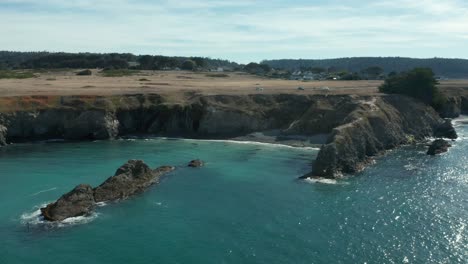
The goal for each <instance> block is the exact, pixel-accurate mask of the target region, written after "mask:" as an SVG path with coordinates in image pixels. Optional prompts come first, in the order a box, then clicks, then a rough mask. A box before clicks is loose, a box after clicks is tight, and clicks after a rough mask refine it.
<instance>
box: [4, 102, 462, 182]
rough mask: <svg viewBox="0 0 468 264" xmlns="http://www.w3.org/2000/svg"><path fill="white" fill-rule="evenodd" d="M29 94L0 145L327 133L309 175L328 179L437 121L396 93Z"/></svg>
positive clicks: (9, 118)
mask: <svg viewBox="0 0 468 264" xmlns="http://www.w3.org/2000/svg"><path fill="white" fill-rule="evenodd" d="M29 99H30V98H29ZM34 99H35V100H32V103H31V100H29V101H27V103H25V102H24V101H21V100H22V99H21V98H16V99H15V100H18V101H17V103H16V105H20V107H19V108H16V109H15V108H14V107H12V108H11V109H7V110H6V111H2V113H0V144H5V143H6V142H21V141H30V140H47V139H58V138H63V139H67V140H96V139H113V138H117V137H121V136H127V135H157V136H170V137H191V138H225V139H228V138H234V137H239V136H246V135H248V134H250V133H254V132H265V131H273V130H274V131H276V132H275V137H276V138H278V139H280V138H283V137H291V136H301V137H308V136H311V137H313V136H315V135H327V138H328V139H327V141H326V144H324V145H323V146H322V147H321V150H320V152H319V154H318V156H317V159H316V161H315V162H314V165H313V167H312V168H313V171H312V173H311V174H310V175H308V176H314V177H315V176H320V177H331V178H333V177H338V176H339V175H340V174H341V173H354V172H356V171H359V170H360V169H362V168H363V167H364V166H365V164H366V163H367V162H368V161H369V159H370V158H371V157H372V156H375V155H377V154H379V153H380V152H382V151H384V150H387V149H391V148H394V147H396V146H398V145H401V144H404V143H408V142H410V141H414V140H420V139H423V138H424V137H429V136H433V135H434V131H435V130H436V128H437V127H438V126H439V125H441V124H442V123H443V119H442V118H440V116H439V114H438V113H437V112H435V111H434V110H433V109H432V108H431V107H429V106H426V105H424V104H422V103H420V102H418V101H417V100H414V99H411V98H408V97H405V96H401V95H378V96H354V95H328V96H327V95H291V94H276V95H267V94H256V95H212V96H208V95H205V96H198V95H192V96H190V97H188V98H186V99H184V100H181V101H171V100H170V99H168V98H165V97H163V96H161V95H157V94H148V95H141V94H136V95H123V96H109V97H100V96H95V97H78V96H68V97H56V98H47V97H38V98H34ZM461 105H462V101H461V100H460V107H462V106H461ZM321 143H323V142H321ZM311 159H312V157H311Z"/></svg>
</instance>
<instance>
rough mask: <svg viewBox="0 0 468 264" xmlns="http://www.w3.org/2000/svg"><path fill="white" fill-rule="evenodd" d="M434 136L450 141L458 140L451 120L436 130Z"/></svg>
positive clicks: (447, 120)
mask: <svg viewBox="0 0 468 264" xmlns="http://www.w3.org/2000/svg"><path fill="white" fill-rule="evenodd" d="M434 136H435V137H441V138H450V139H456V138H457V137H458V135H457V132H456V131H455V128H454V127H453V125H452V121H451V120H450V119H446V120H445V121H444V122H443V123H442V124H440V125H439V126H437V127H436V128H435V130H434Z"/></svg>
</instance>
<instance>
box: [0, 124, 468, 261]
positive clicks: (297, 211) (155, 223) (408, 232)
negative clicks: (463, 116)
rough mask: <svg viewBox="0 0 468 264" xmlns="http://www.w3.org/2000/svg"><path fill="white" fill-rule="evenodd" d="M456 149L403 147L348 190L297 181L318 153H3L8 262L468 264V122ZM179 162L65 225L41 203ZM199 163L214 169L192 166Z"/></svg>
mask: <svg viewBox="0 0 468 264" xmlns="http://www.w3.org/2000/svg"><path fill="white" fill-rule="evenodd" d="M457 129H458V133H459V134H460V136H461V138H460V139H459V140H457V141H456V142H454V143H453V144H454V147H453V148H452V149H450V152H449V153H447V154H444V155H441V156H438V157H429V156H426V155H425V153H424V151H425V147H424V146H407V147H403V148H402V149H399V150H395V151H392V152H390V153H388V155H386V156H385V157H383V158H379V159H378V160H377V161H376V164H374V165H373V166H371V167H369V168H368V169H367V170H365V171H364V172H363V173H360V174H359V175H356V176H355V177H351V178H348V179H344V180H340V181H337V182H333V181H328V182H325V183H313V182H303V181H297V180H296V178H297V177H298V176H301V175H302V174H304V173H307V172H309V171H310V162H311V161H312V160H313V158H314V156H315V155H316V154H317V150H314V149H300V148H289V147H278V146H271V145H259V144H239V143H230V142H210V141H196V140H169V139H147V140H144V139H136V140H118V141H97V142H88V143H31V144H16V145H10V146H8V147H6V148H2V149H0V180H1V181H0V263H1V264H4V263H5V264H9V263H35V264H40V263H80V264H81V263H467V260H468V227H467V225H468V220H467V219H468V127H466V126H459V127H457ZM131 158H133V159H143V160H145V162H147V163H148V164H149V165H151V166H152V167H156V166H160V165H166V164H167V165H175V166H180V167H178V169H177V170H176V171H175V172H173V173H171V174H170V175H168V176H167V177H166V178H164V180H163V181H162V182H161V184H160V185H158V186H153V187H152V188H150V189H149V190H148V191H147V192H145V193H144V194H142V195H139V196H136V197H134V198H131V199H128V200H125V201H122V202H119V203H110V204H107V205H106V206H103V207H99V208H98V209H97V210H96V214H94V215H92V216H90V217H85V218H76V219H71V220H69V221H68V222H66V223H61V224H53V225H50V224H44V223H41V222H40V221H38V218H37V209H38V208H39V207H40V206H41V205H44V204H46V203H48V202H51V201H54V200H55V199H57V198H58V197H60V195H62V194H63V193H65V192H67V191H69V190H71V189H72V188H73V187H74V186H75V185H77V184H79V183H90V184H92V185H94V186H95V185H98V184H99V183H101V182H102V181H103V180H105V179H106V178H107V177H109V176H110V175H113V173H114V171H115V170H116V169H117V167H119V166H120V165H121V164H123V163H124V162H125V161H127V160H128V159H131ZM194 158H200V159H203V160H205V161H206V162H207V164H206V166H205V167H204V168H200V169H191V168H187V167H185V165H186V164H187V162H188V161H189V160H191V159H194Z"/></svg>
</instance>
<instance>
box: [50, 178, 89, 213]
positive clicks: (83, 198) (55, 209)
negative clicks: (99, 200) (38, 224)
mask: <svg viewBox="0 0 468 264" xmlns="http://www.w3.org/2000/svg"><path fill="white" fill-rule="evenodd" d="M94 204H95V202H94V197H93V188H92V187H91V186H90V185H87V184H80V185H78V186H76V187H75V188H74V189H73V190H71V191H70V192H68V193H66V194H64V195H63V196H62V197H60V199H58V200H57V201H56V202H55V203H51V204H48V205H47V206H46V207H44V208H41V213H42V216H44V218H45V219H46V220H48V221H62V220H64V219H66V218H69V217H76V216H82V215H87V214H89V213H90V212H91V211H92V209H93V207H94Z"/></svg>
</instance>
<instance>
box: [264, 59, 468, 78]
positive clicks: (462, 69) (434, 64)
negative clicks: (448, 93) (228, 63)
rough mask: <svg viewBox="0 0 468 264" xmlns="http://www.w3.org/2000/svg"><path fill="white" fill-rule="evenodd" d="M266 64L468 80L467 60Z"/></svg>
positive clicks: (276, 66)
mask: <svg viewBox="0 0 468 264" xmlns="http://www.w3.org/2000/svg"><path fill="white" fill-rule="evenodd" d="M262 63H263V64H267V65H269V66H271V67H273V68H276V69H285V70H290V71H294V70H299V69H304V68H325V69H328V68H334V69H335V70H346V71H349V72H361V71H362V70H364V69H366V68H369V67H373V66H378V67H381V68H382V69H384V71H385V73H387V74H388V73H390V72H392V71H395V72H402V71H407V70H410V69H413V68H415V67H429V68H432V70H433V71H434V72H435V74H436V75H438V76H443V77H447V78H468V60H466V59H444V58H432V59H413V58H402V57H356V58H339V59H323V60H306V59H299V60H293V59H283V60H264V61H262Z"/></svg>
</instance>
